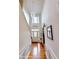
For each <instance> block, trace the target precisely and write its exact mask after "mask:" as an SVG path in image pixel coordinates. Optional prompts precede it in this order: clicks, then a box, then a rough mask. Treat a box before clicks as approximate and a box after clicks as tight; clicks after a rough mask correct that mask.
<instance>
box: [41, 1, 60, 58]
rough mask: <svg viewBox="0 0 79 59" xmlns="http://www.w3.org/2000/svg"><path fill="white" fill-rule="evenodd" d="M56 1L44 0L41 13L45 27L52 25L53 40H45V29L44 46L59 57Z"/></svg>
mask: <svg viewBox="0 0 79 59" xmlns="http://www.w3.org/2000/svg"><path fill="white" fill-rule="evenodd" d="M58 9H59V8H58V0H45V3H44V8H43V11H42V12H43V13H42V23H45V24H46V27H47V26H49V25H52V28H53V39H54V40H50V39H48V38H47V33H46V32H47V31H46V29H45V39H46V41H45V42H46V43H45V44H46V45H47V46H49V47H50V48H52V50H53V51H54V53H55V55H56V56H57V57H59V12H58V11H59V10H58Z"/></svg>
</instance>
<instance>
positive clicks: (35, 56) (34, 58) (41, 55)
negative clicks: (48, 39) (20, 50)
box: [28, 43, 46, 59]
mask: <svg viewBox="0 0 79 59" xmlns="http://www.w3.org/2000/svg"><path fill="white" fill-rule="evenodd" d="M28 59H46V54H45V47H44V46H43V45H42V44H41V43H32V50H31V53H30V55H29V57H28Z"/></svg>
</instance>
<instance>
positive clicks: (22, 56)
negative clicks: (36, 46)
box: [19, 45, 31, 59]
mask: <svg viewBox="0 0 79 59" xmlns="http://www.w3.org/2000/svg"><path fill="white" fill-rule="evenodd" d="M26 49H27V50H26ZM30 52H31V45H30V46H29V47H24V48H23V49H22V50H21V51H20V53H19V59H25V58H26V59H28V56H29V54H30Z"/></svg>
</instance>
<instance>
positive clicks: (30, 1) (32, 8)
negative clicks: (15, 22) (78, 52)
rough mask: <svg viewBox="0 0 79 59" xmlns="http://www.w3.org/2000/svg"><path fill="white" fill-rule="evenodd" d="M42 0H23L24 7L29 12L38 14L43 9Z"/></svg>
mask: <svg viewBox="0 0 79 59" xmlns="http://www.w3.org/2000/svg"><path fill="white" fill-rule="evenodd" d="M43 4H44V0H25V1H24V8H25V9H26V10H28V11H29V12H30V13H31V14H35V15H36V14H40V13H41V12H42V9H43Z"/></svg>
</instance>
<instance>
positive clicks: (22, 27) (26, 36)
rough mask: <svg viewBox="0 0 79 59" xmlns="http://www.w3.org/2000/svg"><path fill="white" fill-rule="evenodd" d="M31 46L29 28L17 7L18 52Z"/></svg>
mask: <svg viewBox="0 0 79 59" xmlns="http://www.w3.org/2000/svg"><path fill="white" fill-rule="evenodd" d="M29 45H31V36H30V28H29V26H28V23H27V21H26V19H25V16H24V14H23V11H22V9H21V6H20V5H19V52H21V51H22V49H24V48H25V47H26V48H28V46H29Z"/></svg>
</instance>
